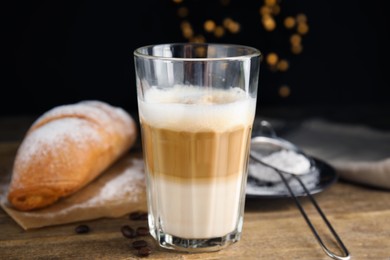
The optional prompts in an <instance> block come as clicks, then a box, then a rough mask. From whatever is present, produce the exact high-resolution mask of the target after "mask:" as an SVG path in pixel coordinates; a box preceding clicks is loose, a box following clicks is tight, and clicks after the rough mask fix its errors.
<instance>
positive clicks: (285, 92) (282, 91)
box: [279, 85, 291, 98]
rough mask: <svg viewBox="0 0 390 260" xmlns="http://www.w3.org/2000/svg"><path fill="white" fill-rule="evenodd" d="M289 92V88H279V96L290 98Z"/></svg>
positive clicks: (284, 86)
mask: <svg viewBox="0 0 390 260" xmlns="http://www.w3.org/2000/svg"><path fill="white" fill-rule="evenodd" d="M290 94H291V90H290V87H289V86H286V85H283V86H281V87H280V88H279V96H281V97H283V98H286V97H288V96H290Z"/></svg>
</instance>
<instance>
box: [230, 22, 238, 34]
mask: <svg viewBox="0 0 390 260" xmlns="http://www.w3.org/2000/svg"><path fill="white" fill-rule="evenodd" d="M227 29H228V30H229V31H230V32H231V33H238V32H239V31H240V29H241V25H240V24H239V23H237V22H232V23H231V24H230V25H229V26H228V28H227Z"/></svg>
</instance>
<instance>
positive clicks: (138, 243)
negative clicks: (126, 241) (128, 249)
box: [132, 240, 148, 249]
mask: <svg viewBox="0 0 390 260" xmlns="http://www.w3.org/2000/svg"><path fill="white" fill-rule="evenodd" d="M132 246H133V247H134V248H135V249H140V248H141V247H146V246H148V242H146V241H145V240H136V241H134V242H133V243H132Z"/></svg>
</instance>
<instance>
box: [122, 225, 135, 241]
mask: <svg viewBox="0 0 390 260" xmlns="http://www.w3.org/2000/svg"><path fill="white" fill-rule="evenodd" d="M121 232H122V235H123V236H124V237H127V238H135V237H136V236H137V234H136V232H135V231H134V229H132V228H131V227H130V226H128V225H125V226H122V228H121Z"/></svg>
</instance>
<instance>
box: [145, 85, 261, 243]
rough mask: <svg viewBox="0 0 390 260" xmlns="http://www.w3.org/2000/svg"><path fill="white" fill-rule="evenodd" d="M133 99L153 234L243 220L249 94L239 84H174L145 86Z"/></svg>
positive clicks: (196, 231)
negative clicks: (220, 87)
mask: <svg viewBox="0 0 390 260" xmlns="http://www.w3.org/2000/svg"><path fill="white" fill-rule="evenodd" d="M138 102H139V112H140V121H141V127H142V142H143V149H144V158H145V164H146V170H147V175H148V178H147V179H148V186H149V189H150V191H149V192H148V196H149V197H148V200H149V203H148V205H149V213H150V214H149V216H152V217H151V218H150V219H149V222H150V223H149V225H150V226H151V230H152V235H153V236H155V237H156V236H157V235H156V234H153V232H155V233H164V234H169V235H171V236H174V237H178V238H182V239H207V238H213V237H222V236H225V235H228V234H229V233H232V232H234V231H235V229H237V227H238V226H240V225H242V214H241V212H242V210H243V209H242V207H243V203H239V201H240V200H243V199H244V196H245V194H244V191H245V188H244V187H245V185H246V174H247V169H246V167H247V160H248V153H249V143H250V137H251V128H252V123H253V119H254V114H255V106H256V100H255V99H254V98H252V97H250V96H248V95H247V94H246V93H245V92H244V91H243V90H241V89H239V88H230V89H229V90H218V89H210V88H201V87H188V86H186V87H183V86H175V87H172V88H169V89H166V90H164V89H159V88H157V87H151V88H149V89H148V90H146V91H145V93H144V100H139V101H138ZM153 230H154V231H153Z"/></svg>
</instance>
